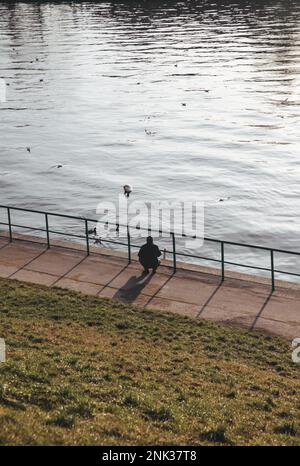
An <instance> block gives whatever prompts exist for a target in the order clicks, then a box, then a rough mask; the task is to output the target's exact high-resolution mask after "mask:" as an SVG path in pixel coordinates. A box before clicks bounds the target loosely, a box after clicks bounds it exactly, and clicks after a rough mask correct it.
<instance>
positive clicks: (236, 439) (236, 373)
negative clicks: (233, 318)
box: [0, 280, 300, 445]
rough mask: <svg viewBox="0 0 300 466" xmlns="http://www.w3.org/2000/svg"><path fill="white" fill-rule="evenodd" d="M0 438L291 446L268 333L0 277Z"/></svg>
mask: <svg viewBox="0 0 300 466" xmlns="http://www.w3.org/2000/svg"><path fill="white" fill-rule="evenodd" d="M0 292H1V302H0V336H1V337H3V338H5V339H6V343H7V345H8V354H7V362H6V363H1V364H0V444H26V445H37V444H98V445H103V444H109V445H123V444H128V445H130V444H133V445H136V444H148V445H149V444H152V445H153V444H175V445H176V444H177V445H178V444H189V445H196V444H203V445H213V444H217V445H240V444H243V445H249V444H267V445H300V420H299V413H300V402H299V392H300V382H299V369H300V367H299V365H296V364H293V363H292V361H291V348H290V344H289V343H288V342H286V341H285V340H283V339H281V338H277V337H273V336H271V335H264V334H259V333H254V332H253V333H247V332H246V331H245V330H242V329H237V328H233V327H229V326H223V325H220V324H216V323H213V322H207V321H204V320H191V319H189V318H186V317H181V316H178V315H173V314H167V313H163V312H157V311H151V310H143V309H137V308H135V307H131V306H128V305H122V304H118V303H117V302H113V301H109V300H106V299H99V298H94V297H88V296H84V295H82V294H79V293H73V292H68V291H64V290H60V289H52V290H49V289H46V288H44V287H39V286H29V285H25V284H21V283H18V282H13V281H6V280H0Z"/></svg>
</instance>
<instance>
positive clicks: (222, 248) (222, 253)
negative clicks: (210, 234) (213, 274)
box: [221, 241, 225, 282]
mask: <svg viewBox="0 0 300 466" xmlns="http://www.w3.org/2000/svg"><path fill="white" fill-rule="evenodd" d="M221 263H222V282H223V281H224V279H225V260H224V241H221Z"/></svg>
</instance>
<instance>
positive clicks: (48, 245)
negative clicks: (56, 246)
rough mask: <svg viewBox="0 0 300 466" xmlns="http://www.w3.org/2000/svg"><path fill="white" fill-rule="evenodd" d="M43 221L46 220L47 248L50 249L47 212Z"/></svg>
mask: <svg viewBox="0 0 300 466" xmlns="http://www.w3.org/2000/svg"><path fill="white" fill-rule="evenodd" d="M45 222H46V233H47V248H48V249H50V235H49V222H48V214H47V213H45Z"/></svg>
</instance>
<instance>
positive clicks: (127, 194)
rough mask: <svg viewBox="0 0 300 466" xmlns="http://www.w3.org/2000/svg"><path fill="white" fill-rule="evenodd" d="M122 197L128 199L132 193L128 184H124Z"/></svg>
mask: <svg viewBox="0 0 300 466" xmlns="http://www.w3.org/2000/svg"><path fill="white" fill-rule="evenodd" d="M123 189H124V196H126V197H129V196H130V193H132V186H131V185H130V184H124V186H123Z"/></svg>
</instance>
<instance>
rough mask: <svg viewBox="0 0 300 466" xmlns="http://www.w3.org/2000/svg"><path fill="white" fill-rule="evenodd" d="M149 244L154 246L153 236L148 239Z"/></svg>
mask: <svg viewBox="0 0 300 466" xmlns="http://www.w3.org/2000/svg"><path fill="white" fill-rule="evenodd" d="M147 244H153V238H152V236H148V238H147Z"/></svg>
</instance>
